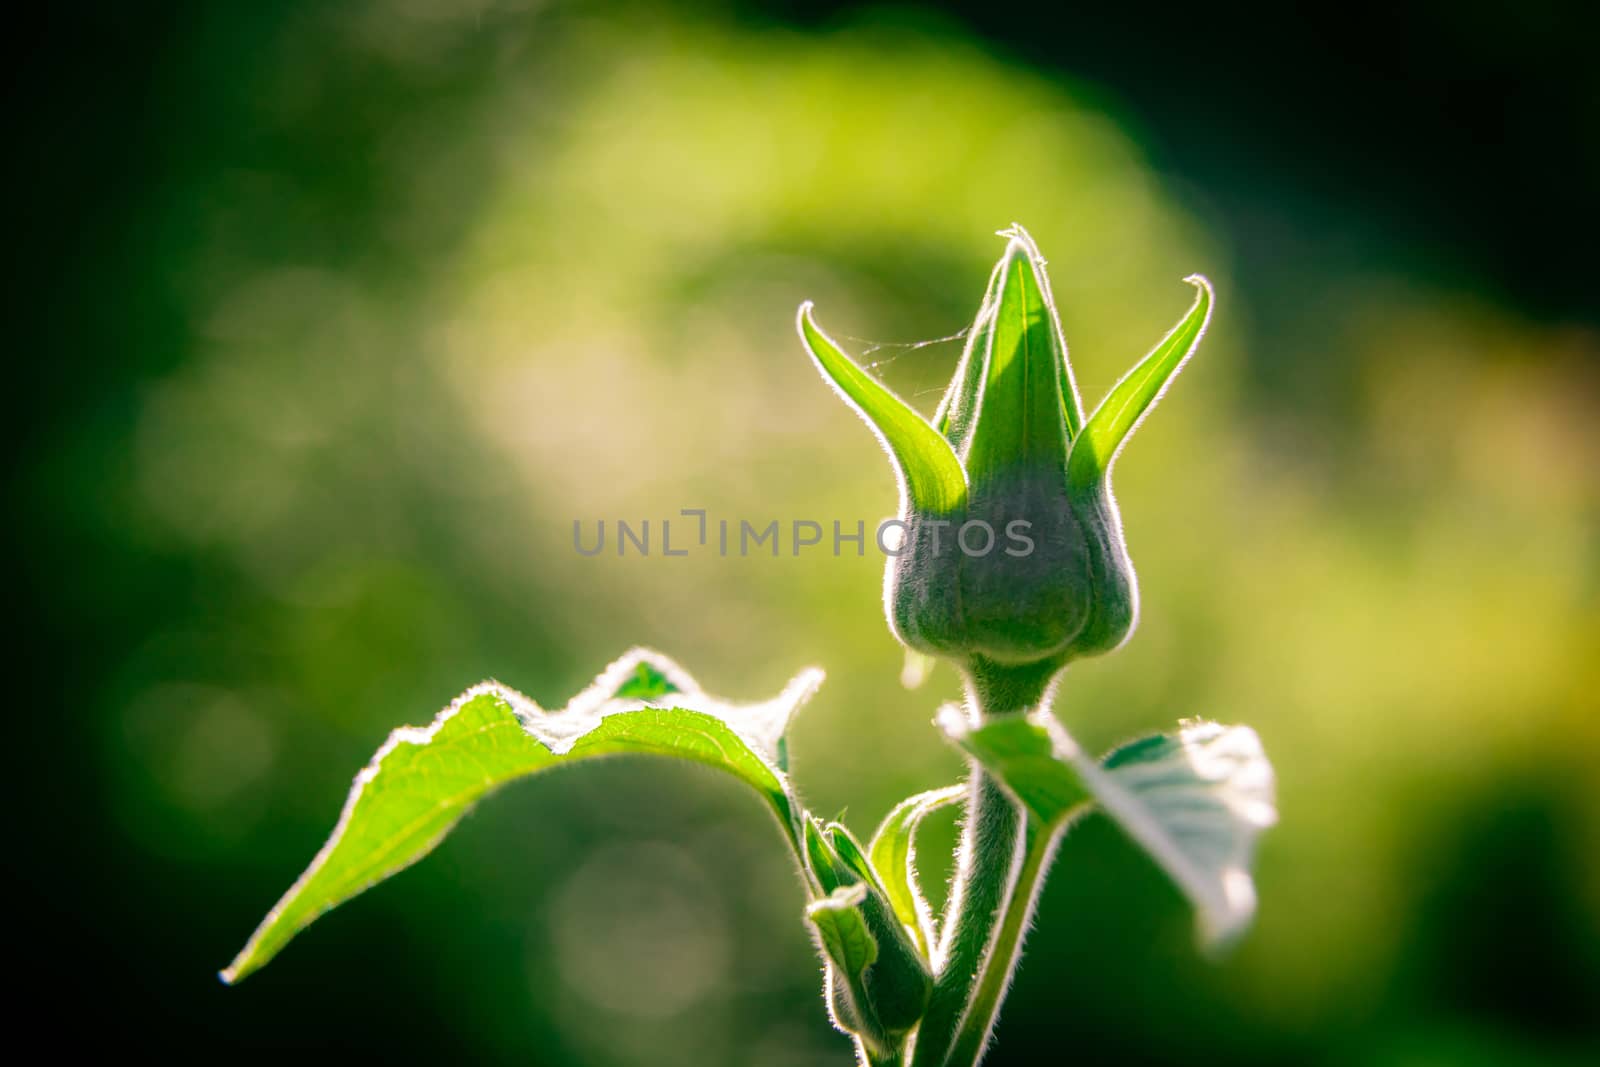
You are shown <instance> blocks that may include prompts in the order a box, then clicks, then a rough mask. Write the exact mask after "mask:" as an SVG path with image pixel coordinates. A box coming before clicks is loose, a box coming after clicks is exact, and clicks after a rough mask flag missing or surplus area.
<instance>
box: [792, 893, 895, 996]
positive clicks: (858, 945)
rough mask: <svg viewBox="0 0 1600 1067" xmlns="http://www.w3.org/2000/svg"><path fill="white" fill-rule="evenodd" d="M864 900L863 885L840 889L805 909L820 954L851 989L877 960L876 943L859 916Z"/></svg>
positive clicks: (814, 901)
mask: <svg viewBox="0 0 1600 1067" xmlns="http://www.w3.org/2000/svg"><path fill="white" fill-rule="evenodd" d="M866 899H867V887H866V885H865V884H864V883H862V882H857V883H855V884H854V885H842V886H840V887H839V888H838V889H835V890H834V891H833V892H831V893H829V894H828V895H827V896H825V897H823V898H822V899H820V900H813V901H812V902H811V903H810V904H808V905H807V906H806V918H807V919H809V920H810V921H811V925H812V926H814V927H816V929H817V937H818V939H819V940H820V941H821V942H822V951H823V952H824V953H826V954H827V957H828V959H829V960H830V961H831V962H832V963H833V965H834V966H835V967H837V968H839V970H840V971H841V972H842V973H843V974H844V976H845V977H846V980H848V981H849V982H850V983H851V984H852V986H858V985H859V984H860V982H861V979H862V976H864V975H865V974H866V973H867V968H868V967H871V966H872V965H873V963H874V962H876V961H877V959H878V943H877V941H875V940H873V937H872V931H870V930H868V929H867V922H866V920H865V919H864V918H862V915H861V902H862V901H863V900H866Z"/></svg>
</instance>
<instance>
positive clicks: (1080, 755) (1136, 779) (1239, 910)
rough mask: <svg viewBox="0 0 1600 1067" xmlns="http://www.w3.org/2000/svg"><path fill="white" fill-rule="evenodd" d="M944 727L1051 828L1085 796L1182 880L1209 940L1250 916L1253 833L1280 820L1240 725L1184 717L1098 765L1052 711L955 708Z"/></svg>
mask: <svg viewBox="0 0 1600 1067" xmlns="http://www.w3.org/2000/svg"><path fill="white" fill-rule="evenodd" d="M939 721H940V725H941V726H943V727H944V730H945V732H946V733H947V734H948V735H949V736H950V737H951V738H952V739H953V740H954V741H955V742H956V743H957V744H958V745H960V746H961V747H962V748H963V749H965V750H966V751H967V752H969V753H971V754H972V755H973V756H974V757H975V758H977V760H978V761H979V762H980V763H982V764H983V765H984V767H985V769H987V770H988V771H989V772H990V773H991V774H993V775H995V777H996V778H998V779H1000V781H1001V782H1002V783H1003V784H1004V785H1005V786H1006V787H1007V788H1008V789H1010V790H1011V792H1012V793H1013V794H1014V795H1015V796H1017V798H1018V799H1019V800H1020V801H1021V802H1022V803H1023V804H1024V805H1026V806H1027V807H1028V809H1029V811H1031V812H1032V813H1033V814H1034V815H1036V816H1037V817H1038V818H1040V819H1041V820H1043V821H1044V822H1045V823H1046V824H1047V825H1050V824H1053V823H1054V822H1055V821H1057V820H1060V819H1063V818H1066V817H1068V816H1069V815H1070V814H1071V813H1072V812H1074V811H1076V810H1078V805H1077V804H1076V802H1073V801H1071V800H1070V799H1069V798H1071V797H1073V796H1079V797H1081V796H1083V795H1085V792H1087V794H1090V795H1092V796H1093V798H1094V800H1095V801H1096V802H1097V803H1098V804H1099V805H1100V806H1101V807H1102V808H1104V809H1105V811H1106V814H1108V815H1110V816H1111V818H1112V819H1113V820H1115V821H1116V822H1117V823H1118V824H1119V825H1120V826H1121V827H1122V828H1123V829H1124V830H1125V831H1126V832H1127V833H1128V835H1129V836H1130V837H1132V838H1133V839H1134V840H1135V841H1136V842H1138V844H1139V845H1140V846H1141V847H1143V848H1144V850H1145V851H1146V852H1148V853H1149V854H1150V856H1151V858H1152V859H1154V860H1155V861H1156V863H1157V864H1159V865H1160V866H1161V868H1162V869H1163V870H1165V871H1166V872H1167V874H1168V875H1169V876H1170V877H1171V878H1172V880H1173V881H1175V882H1176V883H1177V884H1178V887H1179V888H1180V889H1182V890H1183V892H1184V894H1185V895H1187V896H1188V897H1189V899H1190V901H1191V902H1193V904H1194V906H1195V908H1196V911H1197V913H1198V919H1199V926H1200V934H1201V938H1202V940H1203V941H1205V942H1206V943H1207V944H1209V945H1219V944H1222V943H1225V942H1227V941H1230V940H1232V939H1233V938H1234V937H1236V936H1237V935H1238V934H1240V933H1241V932H1243V930H1244V929H1245V928H1246V927H1247V926H1248V925H1249V923H1250V920H1251V918H1252V917H1253V916H1254V914H1255V903H1256V898H1255V886H1254V883H1253V882H1252V881H1251V878H1250V865H1251V862H1252V861H1253V859H1254V854H1255V842H1256V838H1257V837H1258V836H1259V835H1260V833H1261V831H1262V830H1264V829H1266V828H1267V827H1269V826H1271V825H1273V823H1275V822H1276V821H1277V818H1278V813H1277V807H1276V803H1275V800H1274V777H1273V772H1272V765H1271V764H1270V763H1269V762H1268V761H1267V757H1266V754H1265V753H1264V752H1263V751H1262V748H1261V740H1260V738H1258V737H1257V736H1256V733H1255V731H1254V730H1252V729H1250V728H1249V727H1248V726H1220V725H1218V724H1217V723H1213V722H1198V721H1196V722H1189V723H1185V724H1184V725H1183V727H1182V728H1181V729H1180V730H1179V731H1178V733H1177V735H1176V736H1171V735H1159V736H1155V737H1149V738H1144V739H1142V740H1139V741H1135V742H1132V743H1131V744H1128V745H1124V746H1122V747H1121V748H1119V749H1117V750H1116V751H1115V752H1113V753H1112V754H1111V755H1110V756H1108V757H1107V758H1106V761H1105V763H1104V765H1103V766H1102V765H1101V764H1098V763H1096V762H1095V761H1094V760H1092V759H1090V758H1089V757H1088V756H1087V755H1086V754H1084V752H1083V750H1082V749H1080V748H1079V747H1078V745H1077V743H1076V742H1075V741H1073V740H1072V738H1071V737H1070V736H1068V735H1067V732H1066V731H1065V730H1064V729H1062V727H1061V725H1060V724H1059V723H1057V722H1056V721H1055V719H1053V718H1051V717H1049V716H1043V717H1032V716H1030V717H1027V718H1020V717H1019V718H1008V719H998V720H995V721H992V722H989V723H987V724H985V725H983V726H979V727H976V728H974V727H972V726H971V725H970V724H969V723H968V722H967V720H966V718H965V716H963V715H961V714H960V713H959V710H957V709H954V708H953V707H952V708H950V709H947V710H945V711H942V712H941V714H940V719H939Z"/></svg>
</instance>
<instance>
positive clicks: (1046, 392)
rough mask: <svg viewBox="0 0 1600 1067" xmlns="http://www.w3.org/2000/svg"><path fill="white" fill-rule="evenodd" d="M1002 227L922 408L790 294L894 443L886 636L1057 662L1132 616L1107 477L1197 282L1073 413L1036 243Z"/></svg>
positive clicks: (1182, 338) (1189, 345)
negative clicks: (995, 253)
mask: <svg viewBox="0 0 1600 1067" xmlns="http://www.w3.org/2000/svg"><path fill="white" fill-rule="evenodd" d="M1002 236H1004V237H1007V238H1009V243H1008V244H1007V246H1006V250H1005V254H1004V255H1002V256H1001V258H1000V262H999V263H998V264H997V265H996V266H995V269H994V273H993V275H992V276H991V277H990V280H989V287H988V291H987V293H986V294H985V297H984V301H983V305H982V307H981V308H980V309H979V311H978V317H977V320H976V321H975V322H974V324H973V328H972V331H971V333H970V335H969V337H968V340H967V346H966V350H965V352H964V353H963V355H962V358H961V363H960V366H959V367H958V368H957V370H956V374H955V378H954V380H953V381H952V382H951V384H950V387H949V390H948V391H947V392H946V394H945V397H944V400H943V401H942V402H941V403H940V405H939V409H938V412H937V413H936V414H935V415H934V419H933V421H932V423H931V424H930V423H929V422H928V421H926V420H924V419H923V418H922V417H921V416H920V415H918V414H917V413H916V412H915V411H914V410H912V409H911V408H910V407H909V406H908V405H907V404H906V403H905V402H904V401H903V400H901V399H900V398H899V397H897V396H895V395H894V394H893V393H891V392H890V391H889V390H888V389H886V388H884V386H883V385H882V384H881V383H880V382H878V381H877V380H876V379H874V378H873V377H871V376H870V375H868V374H867V373H866V372H865V371H863V370H862V369H861V368H860V366H858V365H857V364H856V363H855V362H854V361H853V360H851V359H850V357H849V356H847V355H845V354H844V352H843V351H842V350H841V349H840V348H839V347H838V346H837V345H836V344H834V342H833V341H832V340H831V339H829V338H828V337H827V335H825V334H824V333H823V332H822V331H821V330H820V329H818V328H817V326H816V324H815V323H814V322H813V321H812V318H811V306H810V305H809V304H806V305H803V306H802V307H801V309H800V323H799V325H800V336H801V339H802V340H803V341H804V342H805V345H806V347H807V348H808V349H809V351H810V352H811V355H812V358H813V359H814V360H815V362H816V364H817V366H818V368H819V369H820V370H821V371H822V374H823V376H824V378H825V379H827V380H828V381H829V382H831V383H832V384H833V385H834V386H836V387H837V388H838V390H839V392H840V394H841V395H842V396H843V397H844V398H845V400H846V402H847V403H849V404H850V405H851V406H852V407H854V408H855V409H856V411H857V412H858V413H859V414H860V415H861V416H862V418H863V419H865V420H866V422H867V424H868V425H869V426H870V427H871V428H872V429H873V431H874V432H875V433H876V434H877V436H878V438H879V439H880V441H882V443H883V444H884V446H885V448H886V450H887V451H888V452H889V454H890V456H891V458H892V459H893V461H894V466H895V471H896V474H897V476H898V478H899V482H900V523H901V524H902V526H903V530H904V538H903V540H902V543H901V545H900V548H899V551H898V554H895V555H892V556H891V558H890V560H889V563H888V568H887V574H886V576H885V591H884V601H885V608H886V611H887V614H888V617H889V624H890V626H891V627H892V628H893V630H894V632H895V634H896V636H898V637H899V638H900V640H901V641H903V642H904V643H905V644H906V645H907V646H909V647H910V648H912V649H913V650H915V651H917V652H921V653H925V654H928V655H937V656H943V657H946V658H949V659H954V660H957V661H958V662H961V663H964V664H970V663H972V662H974V661H975V660H986V661H989V662H993V663H997V664H1012V665H1021V664H1040V665H1046V666H1050V667H1059V666H1061V665H1064V664H1066V663H1068V662H1069V661H1071V660H1073V659H1077V658H1079V657H1082V656H1090V655H1095V654H1097V653H1101V652H1107V651H1110V650H1111V649H1113V648H1116V647H1117V646H1118V645H1120V644H1121V643H1122V642H1123V641H1124V640H1126V639H1127V637H1128V635H1129V634H1130V633H1131V632H1132V631H1133V628H1134V625H1135V622H1136V621H1137V618H1138V583H1137V581H1136V580H1135V577H1134V571H1133V564H1132V563H1131V561H1130V560H1129V559H1128V552H1127V547H1126V544H1125V542H1124V540H1123V536H1122V522H1121V519H1120V517H1119V515H1118V512H1117V506H1116V501H1115V500H1114V499H1113V497H1112V494H1111V466H1112V463H1113V462H1114V461H1115V459H1116V457H1117V454H1118V452H1119V451H1120V449H1121V447H1122V444H1123V442H1124V441H1125V440H1126V439H1127V437H1128V435H1129V434H1130V433H1131V432H1132V431H1133V429H1134V427H1135V426H1137V425H1138V423H1139V420H1140V419H1141V418H1142V417H1143V416H1144V414H1145V412H1146V411H1148V410H1149V409H1150V407H1151V406H1152V405H1153V404H1154V403H1155V402H1156V401H1157V400H1158V399H1159V398H1160V396H1161V394H1162V392H1163V391H1164V390H1165V388H1166V385H1167V383H1168V382H1170V381H1171V380H1172V378H1173V376H1174V375H1175V374H1177V372H1178V371H1179V369H1181V368H1182V366H1183V364H1184V363H1185V362H1186V361H1187V360H1188V358H1189V356H1190V354H1192V353H1193V351H1194V348H1195V346H1196V345H1197V344H1198V343H1199V340H1200V337H1201V335H1202V334H1203V333H1204V332H1205V328H1206V324H1207V322H1208V321H1209V319H1210V315H1211V286H1210V284H1209V283H1208V282H1207V281H1206V280H1205V279H1204V278H1202V277H1200V276H1199V275H1194V276H1191V277H1190V278H1188V279H1186V280H1187V281H1188V282H1190V283H1191V284H1192V285H1194V286H1195V287H1196V289H1198V290H1199V293H1198V295H1197V298H1196V300H1195V302H1194V306H1193V307H1192V308H1190V310H1189V312H1188V314H1187V315H1185V316H1184V318H1183V319H1182V321H1180V322H1179V323H1178V325H1177V326H1176V327H1174V328H1173V330H1172V331H1171V332H1170V333H1168V334H1167V336H1166V337H1165V338H1164V339H1163V340H1162V341H1161V343H1160V344H1158V345H1157V346H1156V348H1155V349H1154V350H1153V351H1152V352H1151V353H1150V354H1149V355H1148V356H1146V357H1145V359H1144V360H1143V361H1142V362H1141V363H1139V365H1138V366H1137V367H1135V368H1134V369H1133V370H1132V371H1131V372H1130V373H1129V374H1128V375H1127V376H1126V377H1124V378H1123V379H1122V381H1120V382H1119V383H1118V384H1117V386H1116V387H1115V388H1114V389H1112V390H1111V393H1110V394H1109V395H1108V396H1107V397H1106V399H1105V400H1104V401H1102V402H1101V404H1100V406H1099V407H1098V408H1096V409H1095V412H1094V414H1093V415H1091V416H1089V417H1088V418H1087V419H1085V418H1084V416H1083V411H1082V407H1081V405H1080V403H1079V400H1078V390H1077V385H1076V383H1075V382H1074V381H1073V377H1072V368H1071V366H1070V364H1069V363H1068V361H1067V347H1066V342H1065V341H1064V340H1063V339H1062V334H1061V323H1060V320H1059V318H1058V317H1057V315H1056V309H1055V304H1054V302H1053V300H1052V299H1051V295H1050V284H1049V280H1048V279H1047V277H1046V275H1045V265H1044V259H1043V258H1042V257H1041V256H1040V255H1039V250H1038V248H1037V247H1036V246H1035V245H1034V243H1033V240H1032V239H1031V238H1030V237H1029V236H1028V235H1027V233H1026V232H1024V231H1023V230H1022V228H1021V227H1013V228H1012V229H1011V230H1009V231H1006V232H1005V233H1003V234H1002Z"/></svg>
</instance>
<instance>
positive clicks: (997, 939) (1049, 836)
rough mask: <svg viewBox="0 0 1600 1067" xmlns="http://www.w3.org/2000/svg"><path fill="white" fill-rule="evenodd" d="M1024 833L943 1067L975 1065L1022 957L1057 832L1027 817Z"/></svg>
mask: <svg viewBox="0 0 1600 1067" xmlns="http://www.w3.org/2000/svg"><path fill="white" fill-rule="evenodd" d="M1024 837H1025V838H1026V840H1027V844H1026V846H1025V851H1024V853H1023V859H1022V866H1021V867H1020V868H1019V869H1018V871H1017V877H1016V881H1015V882H1013V883H1012V886H1011V897H1010V900H1008V901H1007V902H1006V909H1005V918H1004V919H1002V920H1001V922H1000V926H999V928H998V929H997V930H996V931H995V936H994V940H993V942H992V943H991V945H990V947H989V952H988V954H987V956H986V957H985V959H984V961H983V973H982V974H980V975H979V976H978V981H977V984H976V985H975V986H974V987H973V989H972V993H971V996H970V997H969V998H968V1000H967V1009H966V1013H965V1014H964V1015H962V1017H961V1024H960V1029H959V1030H958V1031H957V1033H956V1036H955V1042H954V1044H952V1045H951V1048H950V1054H949V1055H948V1056H946V1057H945V1064H946V1067H976V1065H977V1063H978V1061H979V1060H981V1059H982V1058H983V1051H984V1049H985V1048H987V1047H988V1044H989V1035H990V1034H991V1033H992V1032H993V1031H994V1022H995V1018H996V1017H997V1016H998V1015H999V1014H1000V1002H1001V1001H1003V1000H1004V999H1005V995H1006V991H1007V990H1008V989H1010V988H1011V977H1012V975H1014V974H1015V973H1016V969H1017V964H1018V963H1019V962H1020V961H1021V959H1022V941H1023V938H1024V937H1026V936H1027V933H1028V925H1029V923H1030V922H1032V919H1033V909H1034V905H1035V903H1036V902H1037V900H1038V896H1039V889H1040V888H1041V887H1042V886H1043V884H1044V875H1045V872H1046V871H1047V870H1048V869H1049V867H1050V857H1051V854H1052V853H1053V852H1054V851H1055V842H1056V840H1057V837H1058V834H1057V833H1056V832H1055V831H1053V830H1047V829H1044V828H1042V827H1041V826H1040V825H1039V823H1038V822H1037V820H1034V819H1027V820H1026V828H1025V830H1024Z"/></svg>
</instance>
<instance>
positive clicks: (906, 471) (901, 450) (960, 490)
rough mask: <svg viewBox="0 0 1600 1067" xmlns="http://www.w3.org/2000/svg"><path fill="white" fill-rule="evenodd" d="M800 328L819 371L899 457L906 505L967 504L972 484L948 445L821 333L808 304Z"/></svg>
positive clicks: (952, 508)
mask: <svg viewBox="0 0 1600 1067" xmlns="http://www.w3.org/2000/svg"><path fill="white" fill-rule="evenodd" d="M799 326H800V338H801V340H803V341H804V342H805V345H806V349H807V350H808V351H809V352H810V353H811V358H812V359H813V360H814V361H815V362H816V364H817V369H818V370H820V371H821V372H822V375H823V377H824V378H826V379H827V380H828V381H830V382H832V383H833V385H834V386H835V387H836V388H837V389H838V390H839V394H840V396H842V397H843V398H844V400H845V402H846V403H847V404H849V405H850V406H851V407H853V408H854V409H855V410H856V412H857V413H858V414H859V415H860V416H861V417H862V418H863V419H864V420H866V423H867V425H868V426H869V427H870V428H871V429H872V432H873V433H875V434H876V435H877V436H878V439H879V440H880V441H881V442H882V443H883V445H884V447H885V448H886V449H888V451H889V454H890V455H892V456H893V457H894V460H895V469H896V471H897V472H898V473H899V475H900V480H901V496H902V500H901V503H902V505H908V504H909V505H911V506H914V507H915V509H916V510H919V511H923V512H927V513H931V514H938V515H947V514H952V513H954V512H956V511H958V510H959V509H960V508H961V505H962V503H963V502H964V501H965V500H966V496H967V480H966V475H965V474H964V473H963V472H962V469H961V462H960V461H959V460H958V459H956V454H955V452H953V451H951V449H950V445H949V443H948V442H947V441H945V439H944V438H943V437H940V436H939V433H938V431H937V430H935V429H934V428H933V427H932V426H930V425H928V423H927V422H926V421H924V419H923V418H922V416H921V415H918V414H917V413H916V412H915V411H913V410H912V409H911V407H910V406H908V405H907V404H906V402H905V401H903V400H901V399H900V398H899V397H897V396H895V395H894V394H893V393H891V392H890V391H889V390H888V389H887V388H885V387H884V386H883V385H882V384H881V383H880V382H879V381H878V380H877V379H876V378H874V377H872V375H870V374H868V373H867V372H866V371H864V370H862V369H861V368H860V367H859V366H857V365H856V363H855V361H854V360H852V359H851V358H850V357H849V356H847V355H845V354H844V352H843V351H842V350H841V349H840V348H839V346H838V345H836V344H834V343H833V341H832V339H830V338H829V337H828V335H827V334H825V333H823V332H822V331H821V330H820V329H818V328H817V324H816V323H815V322H813V321H812V318H811V304H810V303H809V302H808V303H805V304H802V305H800V315H799ZM909 510H910V508H908V507H906V506H902V508H901V511H902V513H906V512H908V511H909Z"/></svg>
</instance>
